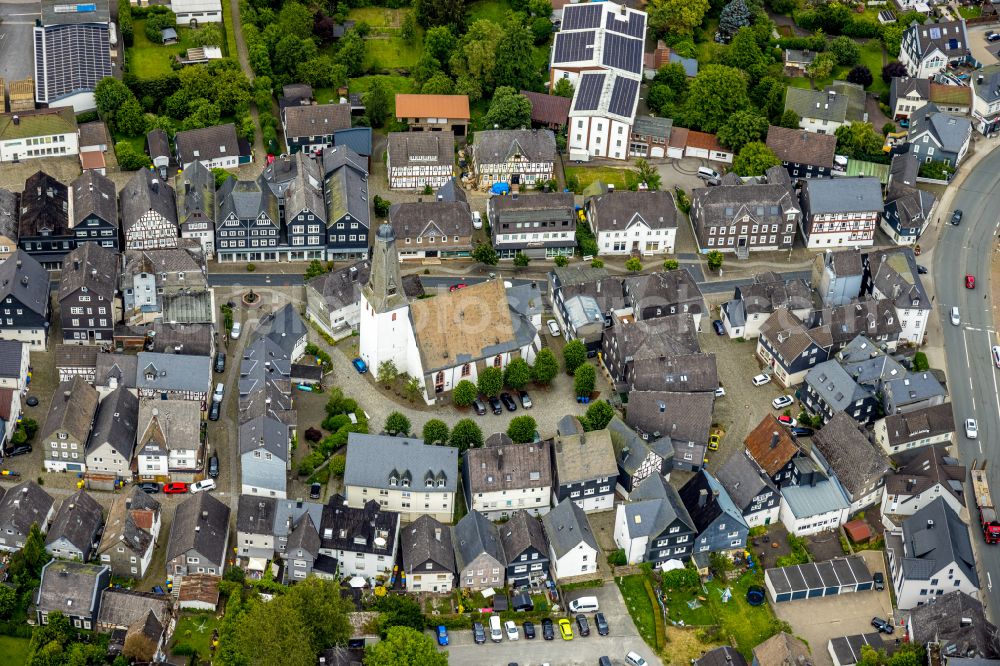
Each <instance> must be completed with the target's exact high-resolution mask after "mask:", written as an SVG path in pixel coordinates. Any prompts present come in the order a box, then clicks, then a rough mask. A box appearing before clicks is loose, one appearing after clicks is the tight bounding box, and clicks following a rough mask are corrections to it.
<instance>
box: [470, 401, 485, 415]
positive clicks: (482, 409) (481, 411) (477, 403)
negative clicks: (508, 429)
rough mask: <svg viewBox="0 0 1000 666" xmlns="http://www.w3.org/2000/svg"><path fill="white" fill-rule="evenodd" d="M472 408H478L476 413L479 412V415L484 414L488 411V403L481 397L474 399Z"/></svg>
mask: <svg viewBox="0 0 1000 666" xmlns="http://www.w3.org/2000/svg"><path fill="white" fill-rule="evenodd" d="M472 408H473V409H474V410H476V414H478V415H479V416H482V415H483V414H485V413H486V405H484V404H483V401H482V400H480V399H479V398H476V399H475V400H473V401H472Z"/></svg>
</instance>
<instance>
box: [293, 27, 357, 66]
mask: <svg viewBox="0 0 1000 666" xmlns="http://www.w3.org/2000/svg"><path fill="white" fill-rule="evenodd" d="M278 44H279V45H280V44H281V42H278ZM276 55H277V54H276ZM334 61H335V62H336V63H338V64H340V65H343V66H344V67H346V68H347V75H348V76H361V75H362V74H364V71H365V40H364V39H362V38H361V35H359V34H358V33H357V31H356V30H349V31H348V32H347V34H346V35H344V36H343V37H342V38H341V40H340V42H339V48H338V49H337V55H336V56H335V57H334Z"/></svg>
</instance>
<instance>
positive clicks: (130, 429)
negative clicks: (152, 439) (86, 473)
mask: <svg viewBox="0 0 1000 666" xmlns="http://www.w3.org/2000/svg"><path fill="white" fill-rule="evenodd" d="M138 419H139V398H137V397H136V396H135V394H133V393H132V392H131V391H129V390H128V388H126V387H125V386H121V385H119V386H118V388H116V389H115V390H114V391H112V392H111V393H109V394H108V395H107V396H106V397H105V398H104V400H102V401H101V404H100V406H99V407H98V408H97V418H95V419H94V426H93V428H92V429H91V431H90V441H89V442H88V444H87V453H90V452H91V451H93V450H94V449H96V448H97V447H98V446H100V445H101V444H103V443H105V442H107V443H109V444H110V445H111V447H112V448H113V449H114V450H116V451H117V452H118V453H120V454H121V455H122V457H124V458H125V460H128V461H131V460H132V453H133V451H134V450H135V441H136V440H135V438H136V434H137V433H136V430H137V428H138V425H137V424H138Z"/></svg>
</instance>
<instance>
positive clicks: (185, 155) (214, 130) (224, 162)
mask: <svg viewBox="0 0 1000 666" xmlns="http://www.w3.org/2000/svg"><path fill="white" fill-rule="evenodd" d="M174 148H175V149H176V151H177V165H178V166H179V167H180V168H181V169H186V168H188V166H190V164H191V163H192V162H201V163H202V164H203V165H205V166H206V167H208V168H209V169H216V168H218V169H235V168H236V167H238V166H239V165H241V164H247V163H249V162H250V160H251V159H252V157H253V156H252V154H251V151H250V145H249V144H248V143H247V142H245V141H243V140H241V139H238V138H237V136H236V126H235V125H233V124H232V123H226V124H225V125H213V126H212V127H203V128H201V129H194V130H185V131H183V132H178V133H177V134H175V135H174Z"/></svg>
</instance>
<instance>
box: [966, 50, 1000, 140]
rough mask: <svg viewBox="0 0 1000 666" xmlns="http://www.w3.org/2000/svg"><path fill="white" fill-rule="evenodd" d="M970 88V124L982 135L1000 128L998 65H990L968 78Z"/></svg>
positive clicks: (999, 75) (999, 78) (999, 77)
mask: <svg viewBox="0 0 1000 666" xmlns="http://www.w3.org/2000/svg"><path fill="white" fill-rule="evenodd" d="M969 87H970V88H971V89H972V124H973V125H974V126H975V128H976V131H977V132H979V133H980V134H982V135H983V136H989V135H991V134H993V133H995V132H996V131H997V129H998V128H1000V66H998V65H990V66H989V67H984V68H982V69H980V70H979V71H977V72H976V73H975V76H973V77H971V78H970V79H969Z"/></svg>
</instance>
